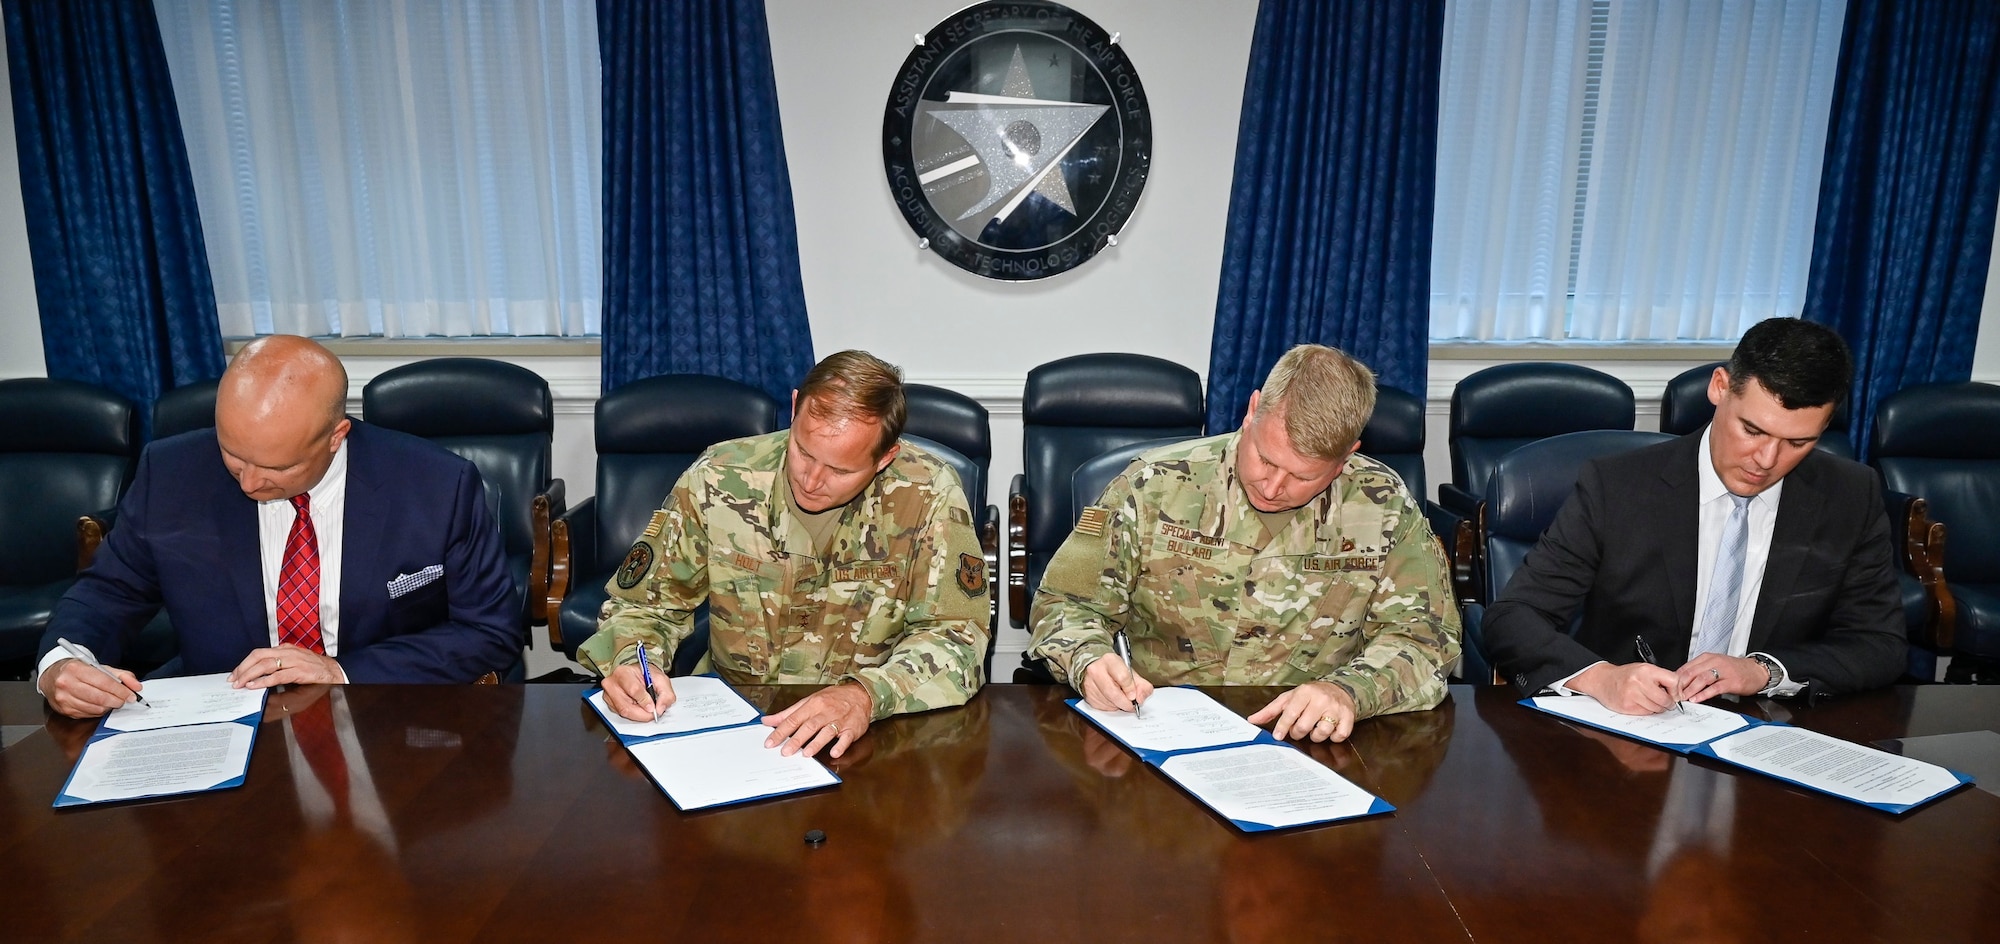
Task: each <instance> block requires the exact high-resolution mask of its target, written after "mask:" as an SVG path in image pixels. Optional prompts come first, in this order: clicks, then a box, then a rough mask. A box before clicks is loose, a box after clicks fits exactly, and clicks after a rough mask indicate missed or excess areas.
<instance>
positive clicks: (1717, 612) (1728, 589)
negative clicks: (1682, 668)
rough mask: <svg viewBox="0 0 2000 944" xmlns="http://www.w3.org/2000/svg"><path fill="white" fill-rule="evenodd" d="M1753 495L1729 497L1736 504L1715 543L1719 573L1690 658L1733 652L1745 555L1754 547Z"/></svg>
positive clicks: (1712, 578)
mask: <svg viewBox="0 0 2000 944" xmlns="http://www.w3.org/2000/svg"><path fill="white" fill-rule="evenodd" d="M1750 498H1751V496H1747V495H1736V494H1731V495H1730V496H1729V500H1730V501H1733V502H1735V503H1736V507H1734V508H1731V509H1729V520H1728V521H1725V522H1723V523H1722V539H1721V540H1720V541H1717V542H1716V545H1715V572H1714V573H1713V574H1711V575H1709V580H1708V584H1709V586H1708V603H1707V605H1705V606H1703V607H1702V608H1701V623H1700V624H1698V625H1697V627H1696V629H1695V634H1694V647H1693V648H1691V649H1689V650H1688V658H1690V659H1692V658H1694V657H1695V656H1698V655H1701V654H1702V653H1704V652H1720V653H1722V654H1723V655H1728V654H1729V637H1730V636H1731V635H1733V634H1734V633H1735V632H1736V601H1737V598H1738V597H1739V596H1741V594H1742V590H1743V558H1744V557H1745V556H1746V555H1747V553H1748V552H1749V547H1750Z"/></svg>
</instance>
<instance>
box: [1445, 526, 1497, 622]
mask: <svg viewBox="0 0 2000 944" xmlns="http://www.w3.org/2000/svg"><path fill="white" fill-rule="evenodd" d="M1474 515H1475V517H1473V518H1460V519H1458V520H1457V521H1456V522H1454V523H1453V524H1452V529H1451V554H1450V557H1451V592H1452V594H1453V595H1455V596H1457V597H1458V602H1459V604H1460V605H1464V604H1468V603H1488V602H1491V601H1490V600H1488V599H1486V597H1487V596H1488V594H1487V593H1486V592H1485V590H1486V588H1485V583H1486V581H1485V579H1484V578H1485V573H1486V566H1485V565H1486V554H1485V553H1484V552H1485V549H1486V541H1485V531H1486V505H1485V503H1484V502H1482V503H1480V505H1479V507H1478V509H1476V510H1475V512H1474Z"/></svg>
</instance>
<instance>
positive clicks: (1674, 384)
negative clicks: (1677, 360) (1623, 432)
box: [1660, 361, 1725, 436]
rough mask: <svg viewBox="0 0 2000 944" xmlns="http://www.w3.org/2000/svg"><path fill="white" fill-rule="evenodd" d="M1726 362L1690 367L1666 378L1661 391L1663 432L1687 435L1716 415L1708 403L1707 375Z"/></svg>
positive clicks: (1661, 429) (1661, 430) (1713, 407)
mask: <svg viewBox="0 0 2000 944" xmlns="http://www.w3.org/2000/svg"><path fill="white" fill-rule="evenodd" d="M1724 363H1725V362H1724V361H1716V362H1714V363H1710V364H1703V365H1701V366H1700V367H1690V368H1688V369H1687V370H1684V371H1681V372H1680V373H1679V374H1676V375H1675V376H1674V379H1672V380H1669V381H1667V388H1666V389H1665V390H1663V391H1661V392H1660V432H1663V433H1666V434H1667V435H1669V436H1686V435H1687V434H1689V433H1692V432H1694V431H1696V430H1698V429H1701V428H1702V427H1704V426H1707V425H1708V421H1709V420H1712V419H1714V418H1715V404H1713V403H1710V402H1708V378H1709V377H1711V376H1714V374H1715V369H1716V368H1717V367H1721V366H1723V364H1724Z"/></svg>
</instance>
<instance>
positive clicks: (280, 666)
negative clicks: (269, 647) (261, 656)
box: [278, 659, 285, 669]
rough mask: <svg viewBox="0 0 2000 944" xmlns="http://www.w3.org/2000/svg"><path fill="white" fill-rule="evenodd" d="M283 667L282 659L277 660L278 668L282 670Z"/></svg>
mask: <svg viewBox="0 0 2000 944" xmlns="http://www.w3.org/2000/svg"><path fill="white" fill-rule="evenodd" d="M284 667H285V660H283V659H279V660H278V668H281V669H282V668H284Z"/></svg>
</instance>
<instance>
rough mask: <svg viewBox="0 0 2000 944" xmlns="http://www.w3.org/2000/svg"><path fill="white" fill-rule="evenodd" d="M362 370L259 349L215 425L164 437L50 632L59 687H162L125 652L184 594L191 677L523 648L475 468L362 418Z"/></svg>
mask: <svg viewBox="0 0 2000 944" xmlns="http://www.w3.org/2000/svg"><path fill="white" fill-rule="evenodd" d="M346 399H347V372H346V370H345V369H344V368H342V367H341V364H340V360H339V359H338V358H336V357H334V355H333V354H332V352H330V351H328V350H326V349H325V348H324V347H321V346H320V345H318V344H316V343H314V342H312V341H310V340H308V339H305V338H299V337H290V336H284V335H274V336H270V337H265V338H260V339H258V340H256V341H253V342H251V343H250V344H248V345H246V346H245V347H244V348H243V349H242V351H240V352H238V354H237V355H236V357H235V358H234V359H233V360H232V361H231V362H230V365H229V369H228V370H227V371H226V372H225V373H224V374H223V377H222V381H221V384H220V387H219V389H218V391H217V395H216V407H215V419H216V425H215V428H214V429H207V430H200V431H197V432H191V433H186V434H184V435H180V436H175V437H172V438H169V439H164V440H161V441H159V442H155V443H153V444H152V445H150V446H148V447H147V449H146V452H145V453H144V454H143V455H142V456H141V457H140V459H139V468H138V472H137V474H136V476H135V478H134V481H133V483H132V487H131V488H130V489H129V490H128V491H127V492H126V494H125V498H124V499H123V500H122V501H121V502H120V503H119V506H118V518H117V522H116V526H115V527H114V528H112V530H111V532H110V534H109V535H107V536H106V538H105V541H104V544H103V546H101V547H100V548H99V549H98V552H97V556H96V558H95V560H94V561H93V562H92V564H91V566H90V568H89V569H88V570H86V571H85V572H84V573H83V574H82V575H81V576H80V577H79V578H78V579H77V582H76V585H75V586H74V587H72V588H71V589H70V591H69V592H68V593H67V594H64V596H63V599H62V601H61V602H60V603H58V604H57V606H56V610H55V614H54V616H53V617H52V618H51V619H50V621H49V628H48V631H47V632H46V633H45V634H44V635H43V637H42V651H43V652H44V653H45V654H44V655H43V657H42V660H41V663H40V665H39V667H38V672H37V677H38V679H39V686H38V687H39V688H40V689H41V691H42V694H43V695H44V696H45V697H47V699H48V701H49V704H50V705H51V706H53V707H54V708H55V709H56V710H57V711H60V712H62V713H63V714H66V715H70V716H71V717H78V718H87V717H95V716H97V715H101V714H103V713H105V712H106V711H109V710H111V709H113V708H116V707H118V706H119V705H122V704H124V703H125V702H127V701H129V700H131V699H132V697H133V693H134V692H137V691H139V690H140V689H141V688H142V687H143V686H142V685H141V684H140V682H139V680H138V679H137V678H136V677H134V676H133V674H132V673H131V672H128V671H125V670H123V669H115V668H114V669H112V671H111V672H110V673H106V672H103V671H99V670H98V669H96V668H94V667H92V666H90V665H88V664H87V663H85V662H82V661H80V660H78V659H75V658H71V657H69V654H68V652H67V651H66V650H64V649H63V648H61V647H60V646H59V645H58V644H57V640H58V639H68V640H70V641H71V642H73V643H77V644H81V645H82V646H84V647H86V648H87V649H89V650H91V651H92V652H93V653H94V655H95V656H96V658H97V659H98V660H99V661H101V662H102V663H103V664H105V665H107V666H116V665H117V664H118V663H119V661H120V660H121V659H122V658H123V656H124V654H125V651H126V647H127V646H128V645H129V644H130V643H131V641H132V640H133V638H134V637H135V636H137V634H138V633H139V630H140V629H141V628H142V627H143V626H145V624H146V623H147V621H148V620H150V619H152V617H153V615H154V614H155V613H156V612H158V610H159V609H160V607H162V606H164V607H165V608H166V610H167V613H168V615H169V616H170V617H171V618H172V621H173V626H174V633H175V635H176V637H177V638H178V641H179V644H180V655H179V659H178V663H179V665H178V668H177V671H178V672H179V673H181V674H188V675H201V674H214V673H223V672H227V673H229V678H230V682H231V683H232V684H233V685H235V686H236V687H238V688H266V687H269V686H273V685H290V684H312V683H333V684H340V683H347V682H470V681H473V680H475V679H477V678H478V677H479V676H481V675H484V674H486V673H488V672H492V671H497V670H499V669H501V668H504V667H506V666H507V665H509V664H510V663H511V662H512V661H513V660H514V659H516V658H518V657H519V655H520V651H521V646H522V643H523V640H521V639H520V638H518V632H517V630H516V629H515V628H514V621H513V618H512V614H511V613H510V608H509V604H508V600H509V598H510V594H511V581H510V578H509V577H508V575H507V569H506V565H505V561H504V559H503V552H502V548H501V542H500V532H499V530H498V528H497V527H496V526H495V524H494V521H493V518H492V516H491V515H490V514H489V512H488V511H487V507H486V498H485V488H484V486H483V484H482V483H481V481H480V478H479V472H478V470H477V469H475V468H474V467H473V465H472V464H471V463H469V462H467V461H465V460H464V459H461V458H459V457H457V456H455V455H452V454H451V453H450V452H447V451H445V450H444V449H442V448H440V447H438V446H437V445H435V444H432V443H430V442H427V441H425V440H422V439H418V438H416V437H413V436H407V435H404V434H402V433H398V432H394V431H391V430H385V429H379V428H375V427H371V426H368V425H367V424H365V423H359V422H355V421H354V420H351V419H348V418H347V417H346V416H345V415H343V410H344V407H345V404H346Z"/></svg>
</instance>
